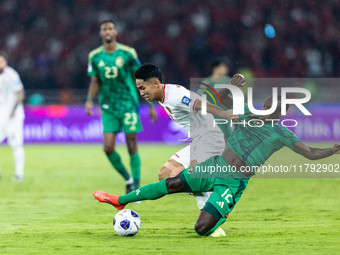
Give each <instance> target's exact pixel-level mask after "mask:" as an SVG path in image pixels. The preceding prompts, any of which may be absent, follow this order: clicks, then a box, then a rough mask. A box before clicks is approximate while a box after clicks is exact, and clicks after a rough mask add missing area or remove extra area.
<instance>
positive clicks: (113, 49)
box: [85, 20, 157, 193]
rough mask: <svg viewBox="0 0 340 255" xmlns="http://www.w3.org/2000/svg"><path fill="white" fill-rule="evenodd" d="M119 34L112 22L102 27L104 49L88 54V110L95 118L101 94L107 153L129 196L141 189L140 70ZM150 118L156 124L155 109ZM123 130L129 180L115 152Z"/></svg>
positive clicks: (152, 110)
mask: <svg viewBox="0 0 340 255" xmlns="http://www.w3.org/2000/svg"><path fill="white" fill-rule="evenodd" d="M117 33H118V32H117V30H116V27H115V22H114V21H112V20H106V21H103V22H102V23H101V24H100V33H99V35H100V37H101V38H102V41H103V45H102V46H100V47H98V48H97V49H95V50H93V51H91V52H90V54H89V60H88V61H89V63H88V70H87V73H88V75H89V76H90V77H91V82H90V87H89V91H88V96H87V100H86V104H85V110H86V113H87V114H88V115H92V107H93V99H94V97H95V96H96V95H97V93H98V94H99V96H98V98H99V104H100V107H101V109H102V123H103V133H104V151H105V153H106V155H107V157H108V159H109V161H110V163H111V164H112V166H113V167H114V168H115V169H116V170H117V171H118V172H119V174H120V175H121V176H122V177H123V178H124V179H125V183H126V192H127V193H128V192H130V191H132V190H133V189H138V188H139V183H140V170H141V161H140V157H139V154H138V151H137V139H136V136H137V135H136V134H137V133H138V132H141V131H142V126H141V122H140V119H139V115H138V105H139V103H138V102H139V98H138V93H137V90H136V87H135V80H134V77H133V74H134V72H135V71H136V70H137V69H138V67H139V66H140V62H139V60H138V57H137V53H136V51H135V49H134V48H131V47H129V46H126V45H124V44H121V43H118V42H117V41H116V37H117ZM149 106H150V108H149V114H150V118H151V120H152V121H153V122H156V121H157V116H156V114H155V111H154V109H153V107H152V105H149ZM121 130H124V132H125V135H126V144H127V147H128V151H129V154H130V166H131V172H132V176H133V178H132V177H130V175H129V173H128V172H127V170H126V168H125V166H124V165H123V163H122V161H121V158H120V156H119V154H118V153H117V152H116V151H115V139H116V134H117V133H118V132H120V131H121Z"/></svg>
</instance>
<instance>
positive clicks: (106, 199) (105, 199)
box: [93, 191, 125, 210]
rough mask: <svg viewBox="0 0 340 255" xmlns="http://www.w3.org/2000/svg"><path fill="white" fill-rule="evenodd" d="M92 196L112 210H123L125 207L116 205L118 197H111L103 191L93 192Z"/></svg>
mask: <svg viewBox="0 0 340 255" xmlns="http://www.w3.org/2000/svg"><path fill="white" fill-rule="evenodd" d="M93 196H94V197H95V198H96V199H97V200H98V201H99V202H102V203H108V204H111V205H112V206H113V207H114V208H116V209H118V210H123V209H124V207H125V205H121V204H119V203H118V198H119V196H116V195H112V194H109V193H106V192H104V191H95V192H93Z"/></svg>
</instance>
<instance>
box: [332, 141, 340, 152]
mask: <svg viewBox="0 0 340 255" xmlns="http://www.w3.org/2000/svg"><path fill="white" fill-rule="evenodd" d="M332 151H333V153H334V154H340V143H337V144H334V146H333V148H332Z"/></svg>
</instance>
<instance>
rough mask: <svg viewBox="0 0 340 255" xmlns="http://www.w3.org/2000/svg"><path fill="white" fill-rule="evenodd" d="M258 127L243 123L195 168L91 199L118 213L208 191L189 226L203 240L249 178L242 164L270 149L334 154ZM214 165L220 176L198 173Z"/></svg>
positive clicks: (338, 147) (337, 148)
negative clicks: (216, 152) (136, 204)
mask: <svg viewBox="0 0 340 255" xmlns="http://www.w3.org/2000/svg"><path fill="white" fill-rule="evenodd" d="M229 93H230V91H229V90H228V89H221V90H220V91H219V94H220V96H221V98H223V104H224V105H225V106H226V107H227V108H230V107H231V106H232V99H231V98H230V97H229V96H228V95H229ZM271 105H272V99H271V98H269V99H267V100H266V101H265V103H264V106H263V109H264V110H267V109H270V108H271ZM278 105H279V106H278V108H277V109H276V110H275V112H274V113H272V114H270V115H268V116H263V119H265V120H269V119H279V118H280V117H281V107H280V105H281V104H280V102H279V104H278ZM252 117H253V115H252V114H251V113H250V111H249V109H248V106H247V105H245V114H244V115H239V122H240V121H241V120H243V121H245V122H247V121H249V120H251V119H252ZM264 123H266V124H264V125H263V126H258V127H251V126H249V125H236V127H235V130H234V132H233V134H232V135H231V137H229V139H228V141H227V143H226V147H225V150H224V151H223V153H222V155H220V156H214V157H211V158H209V159H208V160H206V161H205V162H202V163H200V164H198V165H196V166H193V167H189V168H186V169H184V170H183V171H182V172H181V173H180V174H178V175H177V176H175V177H173V178H167V179H163V180H161V181H160V182H158V183H153V184H149V185H146V186H144V187H141V188H139V189H138V190H136V191H133V192H131V193H129V194H126V195H122V196H116V195H111V194H108V193H105V192H102V191H96V192H94V194H93V195H94V197H95V198H96V199H97V200H98V201H100V202H105V203H109V204H111V205H113V206H114V207H115V208H117V209H119V210H121V209H123V208H124V207H125V205H126V204H128V203H131V202H133V201H139V200H154V199H158V198H161V197H163V196H164V195H168V194H173V193H178V192H205V191H213V192H212V194H211V196H210V198H209V200H208V201H207V203H206V205H205V207H204V208H203V209H202V211H201V213H200V215H199V216H198V219H197V221H196V224H195V230H196V233H197V234H199V235H204V236H209V235H210V234H211V233H213V232H214V231H215V230H216V229H217V228H218V227H219V226H220V225H221V224H222V223H224V222H225V221H226V216H227V215H228V214H229V212H230V211H231V210H232V209H233V208H234V206H235V204H236V203H237V202H238V200H239V199H240V198H241V195H242V194H243V191H244V190H245V188H246V187H247V184H248V181H249V178H250V177H251V176H252V175H253V174H254V173H253V172H251V171H248V169H249V168H248V166H250V167H251V166H260V165H261V164H263V163H264V162H265V161H266V160H267V159H268V158H269V157H270V156H271V155H272V154H273V153H274V152H275V151H278V150H280V149H281V148H282V147H284V146H287V147H289V148H290V149H291V150H293V151H294V152H296V153H299V154H301V155H302V156H304V157H306V158H308V159H312V160H316V159H321V158H326V157H329V156H331V155H333V154H335V153H337V154H339V153H340V144H335V145H334V146H333V147H332V148H328V149H318V148H311V147H309V146H307V145H306V144H304V143H302V142H301V141H300V140H299V139H298V138H297V137H296V136H295V134H294V133H293V132H291V131H289V130H288V129H287V128H285V127H282V126H280V125H278V124H277V123H276V124H274V125H273V124H272V122H271V121H269V122H268V123H267V122H266V121H264ZM209 167H210V168H211V167H215V169H219V168H220V169H224V170H225V171H223V172H222V174H217V175H211V173H210V172H204V169H207V168H209Z"/></svg>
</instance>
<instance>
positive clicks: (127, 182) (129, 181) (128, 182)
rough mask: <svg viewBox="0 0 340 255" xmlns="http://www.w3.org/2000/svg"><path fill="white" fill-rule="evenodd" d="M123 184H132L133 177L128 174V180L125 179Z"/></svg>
mask: <svg viewBox="0 0 340 255" xmlns="http://www.w3.org/2000/svg"><path fill="white" fill-rule="evenodd" d="M125 184H126V185H127V184H133V178H132V176H130V178H129V180H127V181H125Z"/></svg>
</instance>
